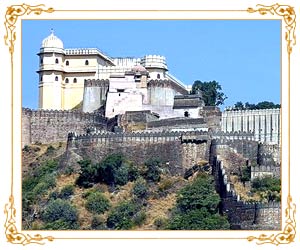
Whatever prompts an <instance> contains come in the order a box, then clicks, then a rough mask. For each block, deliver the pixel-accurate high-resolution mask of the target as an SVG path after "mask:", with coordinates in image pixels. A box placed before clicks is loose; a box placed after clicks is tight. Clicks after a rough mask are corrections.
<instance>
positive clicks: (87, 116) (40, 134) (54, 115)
mask: <svg viewBox="0 0 300 250" xmlns="http://www.w3.org/2000/svg"><path fill="white" fill-rule="evenodd" d="M116 123H117V120H116V119H108V118H106V117H104V116H101V115H99V114H98V113H84V112H82V111H79V110H32V109H26V108H23V109H22V147H23V146H25V145H27V144H32V143H36V142H40V143H51V142H59V141H65V140H66V138H67V134H68V133H69V132H71V131H76V132H77V133H84V131H86V128H88V127H96V128H97V129H99V130H107V129H112V128H113V127H114V126H116V125H117V124H116Z"/></svg>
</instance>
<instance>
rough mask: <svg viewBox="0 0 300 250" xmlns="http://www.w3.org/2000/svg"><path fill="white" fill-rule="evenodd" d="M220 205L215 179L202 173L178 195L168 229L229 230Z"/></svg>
mask: <svg viewBox="0 0 300 250" xmlns="http://www.w3.org/2000/svg"><path fill="white" fill-rule="evenodd" d="M219 203H220V197H219V195H218V194H217V193H216V192H215V189H214V181H213V178H212V177H211V176H208V175H207V174H205V173H202V174H201V175H199V176H198V177H197V178H196V179H195V180H194V181H193V182H192V183H191V184H188V185H187V186H186V187H184V188H183V189H182V190H180V191H179V193H178V194H177V199H176V206H175V208H174V209H173V214H172V216H171V218H170V220H169V222H168V225H167V229H172V230H175V229H184V230H193V229H201V230H210V229H229V222H228V221H227V218H226V217H224V216H221V215H220V214H219V213H218V205H219Z"/></svg>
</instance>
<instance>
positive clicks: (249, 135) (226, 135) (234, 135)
mask: <svg viewBox="0 0 300 250" xmlns="http://www.w3.org/2000/svg"><path fill="white" fill-rule="evenodd" d="M212 138H213V139H217V140H221V141H222V140H224V141H226V140H247V141H254V140H255V137H254V133H253V132H251V131H250V132H244V131H234V132H224V131H216V132H214V133H213V135H212Z"/></svg>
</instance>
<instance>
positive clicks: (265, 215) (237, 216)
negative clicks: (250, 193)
mask: <svg viewBox="0 0 300 250" xmlns="http://www.w3.org/2000/svg"><path fill="white" fill-rule="evenodd" d="M212 174H213V175H214V177H215V183H216V190H217V192H218V193H219V194H220V196H221V200H222V202H221V212H222V213H224V214H226V215H227V216H228V219H229V222H230V225H231V228H232V229H245V230H251V229H261V230H278V229H279V228H280V221H281V207H280V203H277V202H272V203H266V204H264V203H247V202H244V201H242V200H240V197H239V195H238V194H237V193H236V191H235V189H234V185H233V184H232V183H230V181H229V180H228V175H227V173H226V168H225V167H224V166H223V162H222V161H220V160H219V159H218V157H215V158H214V161H213V167H212Z"/></svg>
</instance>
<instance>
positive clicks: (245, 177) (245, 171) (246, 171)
mask: <svg viewBox="0 0 300 250" xmlns="http://www.w3.org/2000/svg"><path fill="white" fill-rule="evenodd" d="M250 180H251V167H250V166H246V167H243V168H242V177H241V181H242V182H243V183H245V182H246V181H250Z"/></svg>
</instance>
